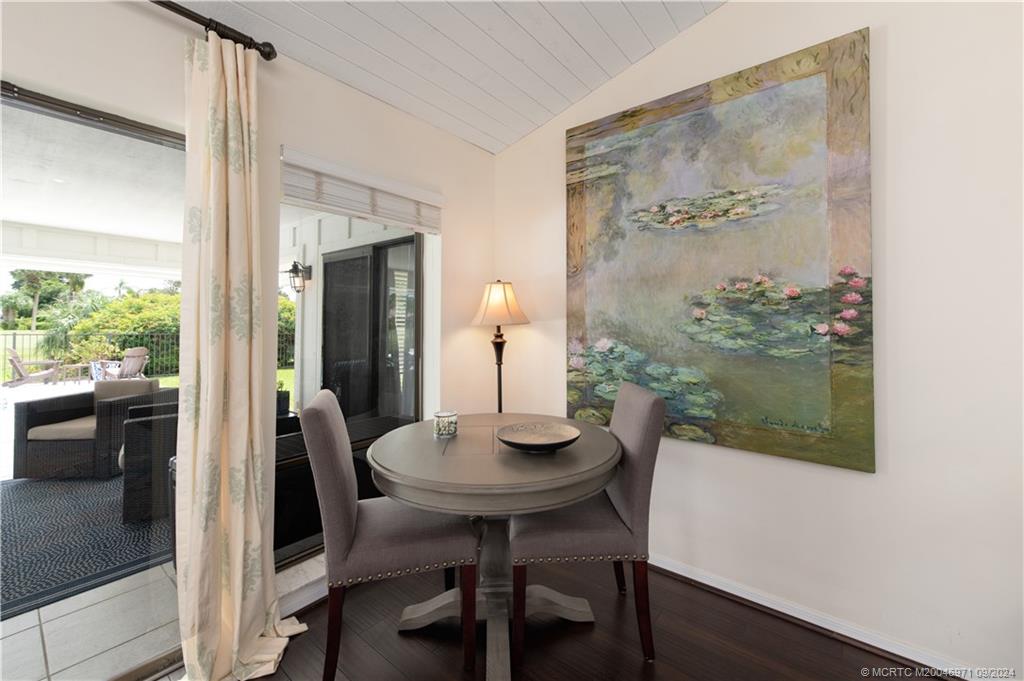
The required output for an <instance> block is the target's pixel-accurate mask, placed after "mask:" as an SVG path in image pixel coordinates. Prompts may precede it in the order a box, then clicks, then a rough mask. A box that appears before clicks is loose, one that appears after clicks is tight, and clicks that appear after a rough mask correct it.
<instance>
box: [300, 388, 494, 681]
mask: <svg viewBox="0 0 1024 681" xmlns="http://www.w3.org/2000/svg"><path fill="white" fill-rule="evenodd" d="M299 419H300V420H301V422H302V434H303V437H304V438H305V441H306V449H307V450H308V452H309V461H310V464H311V466H312V468H313V481H314V483H315V485H316V494H317V498H318V500H319V502H320V515H321V518H322V520H323V528H324V548H325V551H326V553H327V585H328V591H327V594H328V595H327V613H328V614H327V652H326V655H325V659H324V675H323V678H324V681H332V680H333V679H334V675H335V670H336V668H337V666H338V654H339V652H340V649H341V613H342V605H343V603H344V599H345V592H346V591H347V590H348V589H350V588H351V587H353V586H356V585H358V584H365V583H367V582H374V581H379V580H382V579H390V578H392V577H401V576H404V575H411V574H419V573H422V572H429V571H432V570H440V569H443V568H448V567H453V566H458V567H459V569H460V573H461V580H460V581H461V585H460V586H461V589H462V645H463V653H464V662H465V666H466V669H472V667H473V664H474V662H475V659H476V563H477V547H478V544H479V542H478V537H477V535H476V532H475V531H474V530H473V528H472V526H471V525H470V523H469V520H468V519H467V518H463V517H460V516H453V515H446V514H442V513H430V512H428V511H420V510H417V509H414V508H411V507H408V506H405V505H403V504H401V503H399V502H397V501H394V500H392V499H390V498H388V497H380V498H377V499H363V500H361V501H360V500H358V498H357V485H356V472H355V466H354V464H353V463H352V446H351V444H350V442H349V438H348V428H347V427H346V425H345V418H344V416H343V415H342V413H341V407H340V406H339V405H338V399H337V398H336V397H335V396H334V393H332V392H331V391H329V390H321V391H320V392H319V393H318V394H317V395H316V397H314V398H313V400H312V401H311V402H310V403H309V404H308V405H306V407H305V408H304V409H302V411H301V413H300V414H299Z"/></svg>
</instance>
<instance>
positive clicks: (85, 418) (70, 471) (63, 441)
mask: <svg viewBox="0 0 1024 681" xmlns="http://www.w3.org/2000/svg"><path fill="white" fill-rule="evenodd" d="M109 383H110V384H115V383H116V382H114V381H111V382H109ZM124 383H130V384H131V385H128V386H125V385H122V386H118V385H108V384H104V383H97V384H96V386H95V388H94V392H84V393H76V394H73V395H62V396H60V397H51V398H47V399H42V400H32V401H28V402H18V403H16V404H15V405H14V477H15V478H75V477H87V478H109V477H111V476H113V475H116V474H117V473H118V472H119V470H118V466H117V452H118V450H119V449H120V448H121V443H122V442H123V439H124V428H123V426H124V421H125V419H126V418H127V414H128V408H129V407H131V406H136V405H142V404H151V403H159V402H176V401H177V399H178V398H177V396H178V391H177V389H174V388H167V389H162V390H161V389H159V387H158V384H157V381H156V380H155V379H154V380H153V381H130V382H128V381H125V382H124ZM100 386H103V387H100ZM129 389H130V390H132V391H133V392H135V394H129V395H124V394H119V393H118V391H119V390H122V391H123V390H129Z"/></svg>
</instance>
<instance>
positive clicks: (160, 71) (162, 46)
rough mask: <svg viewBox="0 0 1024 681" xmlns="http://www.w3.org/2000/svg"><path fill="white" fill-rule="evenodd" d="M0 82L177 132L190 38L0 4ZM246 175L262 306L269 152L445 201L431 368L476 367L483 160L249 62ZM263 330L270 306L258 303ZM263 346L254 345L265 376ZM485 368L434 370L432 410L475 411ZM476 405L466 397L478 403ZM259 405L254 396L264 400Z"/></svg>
mask: <svg viewBox="0 0 1024 681" xmlns="http://www.w3.org/2000/svg"><path fill="white" fill-rule="evenodd" d="M0 11H2V14H0V19H2V30H3V41H2V42H3V45H2V57H3V61H2V70H3V78H4V80H9V81H12V82H13V83H15V84H16V85H19V86H21V87H24V88H27V89H32V90H39V91H41V92H45V93H47V94H49V95H53V96H55V97H60V98H62V99H67V100H70V101H73V102H76V103H80V104H83V105H85V106H91V107H94V108H98V109H102V110H106V111H109V112H111V113H116V114H119V115H122V116H127V117H129V118H134V119H136V120H140V121H143V122H146V123H152V124H154V125H159V126H162V127H165V128H169V129H173V130H179V131H182V130H183V127H184V106H185V97H184V64H183V59H184V56H183V55H184V41H185V36H186V35H201V30H200V29H199V27H198V26H196V25H195V24H191V23H188V22H184V21H183V20H180V19H178V18H177V17H175V16H174V15H172V14H170V13H168V12H166V11H164V10H161V9H159V8H157V7H154V6H152V5H150V4H149V3H141V2H139V3H74V2H72V3H3V5H2V10H0ZM259 67H260V74H259V115H260V131H259V136H258V143H259V172H260V186H261V189H262V199H261V204H260V210H261V216H262V224H261V227H262V231H263V234H264V236H265V238H264V239H263V246H264V249H263V252H262V258H263V269H264V272H263V274H264V277H263V286H264V289H263V290H264V299H265V300H266V299H269V300H273V299H275V298H274V292H275V291H276V290H277V263H278V258H277V244H278V220H279V205H278V204H279V198H280V164H279V155H280V149H281V145H285V146H287V147H288V148H289V149H293V150H296V151H302V152H307V153H311V154H314V155H315V156H317V157H319V158H322V159H324V160H327V161H330V162H334V163H337V164H341V165H345V166H348V167H352V168H357V169H359V170H360V171H362V172H365V173H369V174H375V175H379V176H384V177H388V178H391V179H394V180H396V181H399V182H404V183H407V184H410V185H414V186H418V187H423V188H425V189H429V190H432V191H436V192H438V193H440V194H442V195H443V196H444V197H445V202H446V204H445V205H446V207H445V210H444V217H443V220H444V236H443V242H444V246H443V249H442V254H441V264H442V268H443V272H444V275H443V279H442V282H441V284H442V301H441V329H440V334H441V340H442V350H441V359H442V366H464V365H469V366H485V367H486V366H489V365H490V364H491V363H493V356H492V355H491V348H490V345H489V344H488V342H487V339H488V337H489V336H488V335H487V334H486V333H485V332H484V330H481V329H473V328H470V327H468V322H469V320H471V319H472V316H473V313H474V312H475V311H476V306H477V304H478V303H479V299H480V293H481V291H482V290H483V283H484V282H485V281H487V280H488V279H489V278H490V277H491V272H492V270H493V250H492V240H491V233H492V217H493V201H494V158H493V156H491V155H490V154H488V153H487V152H485V151H483V150H481V149H479V148H477V147H474V146H473V145H471V144H469V143H467V142H463V141H461V140H459V139H458V138H456V137H454V136H453V135H451V134H449V133H446V132H442V131H441V130H439V129H437V128H435V127H433V126H431V125H429V124H427V123H424V122H422V121H420V120H418V119H416V118H413V117H412V116H409V115H408V114H405V113H402V112H400V111H398V110H396V109H394V108H392V107H390V106H388V105H385V104H383V103H381V102H379V101H378V100H376V99H373V98H371V97H368V96H366V95H364V94H362V93H360V92H358V91H356V90H353V89H352V88H349V87H346V86H344V85H341V84H339V83H338V82H337V81H335V80H333V79H330V78H328V77H326V76H323V75H321V74H319V73H317V72H315V71H313V70H311V69H309V68H307V67H305V66H303V65H301V64H298V63H297V62H294V61H292V60H290V59H288V58H287V57H278V58H277V59H276V60H275V61H273V62H265V61H261V62H260V65H259ZM265 307H266V309H265V310H264V315H265V319H264V326H265V327H266V326H268V325H270V324H273V323H274V313H275V310H273V309H272V306H265ZM272 352H273V348H272V347H271V348H267V357H268V376H267V380H270V375H271V373H272V371H271V369H272V367H273V363H272V361H271V358H272V357H273V354H272ZM489 379H490V373H489V372H486V371H482V372H461V373H459V374H458V375H457V376H456V374H455V373H454V372H452V373H447V374H445V373H442V374H441V385H440V395H441V400H442V403H443V404H444V405H445V407H448V408H453V409H458V410H460V411H463V412H468V411H476V410H480V409H482V408H484V407H485V406H486V405H487V404H489V399H488V397H489V394H490V384H489V382H488V380H489ZM481 397H482V399H479V398H481ZM270 399H272V398H271V395H270V393H268V404H269V400H270Z"/></svg>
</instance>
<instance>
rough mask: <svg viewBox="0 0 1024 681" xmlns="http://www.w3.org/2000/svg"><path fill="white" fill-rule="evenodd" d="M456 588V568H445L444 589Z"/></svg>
mask: <svg viewBox="0 0 1024 681" xmlns="http://www.w3.org/2000/svg"><path fill="white" fill-rule="evenodd" d="M454 588H455V568H453V567H450V568H445V569H444V590H445V591H451V590H452V589H454Z"/></svg>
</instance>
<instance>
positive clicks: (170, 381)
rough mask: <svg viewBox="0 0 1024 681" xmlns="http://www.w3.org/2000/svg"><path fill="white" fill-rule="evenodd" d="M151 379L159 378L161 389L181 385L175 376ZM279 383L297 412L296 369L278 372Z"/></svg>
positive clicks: (289, 368)
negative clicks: (288, 395)
mask: <svg viewBox="0 0 1024 681" xmlns="http://www.w3.org/2000/svg"><path fill="white" fill-rule="evenodd" d="M150 378H159V379H160V387H161V388H177V387H178V386H179V385H180V384H181V378H180V377H179V376H177V375H175V376H150ZM277 381H278V382H279V383H283V384H284V388H283V389H284V390H287V391H288V392H289V393H291V395H290V398H291V404H290V405H289V407H288V408H289V409H291V410H292V411H295V368H294V367H287V368H284V369H278V370H277Z"/></svg>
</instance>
